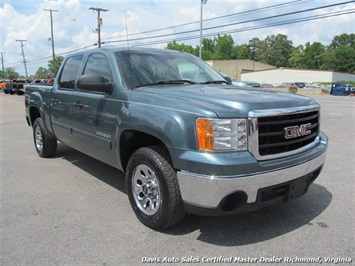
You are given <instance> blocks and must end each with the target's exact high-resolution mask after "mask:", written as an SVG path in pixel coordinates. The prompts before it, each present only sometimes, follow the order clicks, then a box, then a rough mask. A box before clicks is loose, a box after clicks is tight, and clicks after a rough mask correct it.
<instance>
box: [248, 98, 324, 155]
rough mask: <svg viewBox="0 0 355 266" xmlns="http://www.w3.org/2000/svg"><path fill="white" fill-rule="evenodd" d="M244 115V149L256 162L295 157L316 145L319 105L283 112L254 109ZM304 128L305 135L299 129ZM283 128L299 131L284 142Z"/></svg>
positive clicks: (318, 126)
mask: <svg viewBox="0 0 355 266" xmlns="http://www.w3.org/2000/svg"><path fill="white" fill-rule="evenodd" d="M248 116H249V119H248V137H249V138H248V150H249V151H250V152H251V153H252V154H253V155H254V157H255V158H256V159H258V160H269V159H274V158H280V157H284V156H288V155H292V154H296V153H299V152H302V151H305V150H307V149H310V148H312V147H314V146H315V145H317V144H318V143H319V132H320V124H319V122H320V106H319V105H318V104H315V105H311V106H303V107H302V106H301V107H292V108H286V109H271V110H254V111H250V112H249V115H248ZM309 124H310V125H309ZM305 125H306V126H307V134H304V133H305V132H303V131H302V130H301V129H302V127H304V126H305ZM286 128H296V129H297V130H300V131H299V132H298V133H297V136H296V137H293V138H290V139H287V138H286V137H285V136H286V133H285V129H286ZM308 131H309V132H308Z"/></svg>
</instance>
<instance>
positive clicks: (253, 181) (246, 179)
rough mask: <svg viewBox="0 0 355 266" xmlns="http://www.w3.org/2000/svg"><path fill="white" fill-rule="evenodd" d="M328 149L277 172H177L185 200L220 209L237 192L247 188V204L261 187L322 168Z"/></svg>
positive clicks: (255, 196) (252, 201)
mask: <svg viewBox="0 0 355 266" xmlns="http://www.w3.org/2000/svg"><path fill="white" fill-rule="evenodd" d="M325 159H326V152H323V153H322V154H321V155H319V156H318V157H316V158H313V159H311V160H309V161H306V162H303V163H301V164H298V165H294V166H291V167H287V168H283V169H276V170H275V171H270V172H263V173H256V174H252V175H242V176H238V175H236V176H208V175H199V174H195V173H190V172H186V171H179V172H178V173H177V177H178V181H179V186H180V191H181V196H182V199H183V201H184V202H185V203H187V204H191V205H194V206H198V207H203V208H217V207H218V205H219V204H220V202H221V201H222V199H223V198H224V197H225V196H227V195H229V194H231V193H233V192H235V191H244V192H245V193H246V195H247V203H254V202H255V201H256V199H257V194H258V190H259V189H261V188H265V187H269V186H274V185H278V184H282V183H285V182H288V181H291V180H294V179H297V178H299V177H301V176H303V175H305V174H307V173H311V172H312V171H315V170H316V169H318V168H320V167H321V166H322V165H323V164H324V163H325Z"/></svg>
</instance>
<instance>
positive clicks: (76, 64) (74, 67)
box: [59, 55, 83, 90]
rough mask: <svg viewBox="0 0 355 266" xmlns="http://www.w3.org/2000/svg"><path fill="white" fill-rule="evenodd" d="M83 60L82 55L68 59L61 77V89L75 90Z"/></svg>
mask: <svg viewBox="0 0 355 266" xmlns="http://www.w3.org/2000/svg"><path fill="white" fill-rule="evenodd" d="M82 58H83V56H82V55H76V56H73V57H69V58H68V59H67V61H66V62H65V64H64V67H63V70H62V73H61V75H60V80H59V86H60V88H61V89H69V90H72V89H74V85H75V80H76V77H77V75H78V72H79V68H80V64H81V60H82Z"/></svg>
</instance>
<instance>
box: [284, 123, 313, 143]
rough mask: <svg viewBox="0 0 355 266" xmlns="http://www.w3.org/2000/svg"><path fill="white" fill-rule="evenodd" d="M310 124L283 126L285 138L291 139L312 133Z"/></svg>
mask: <svg viewBox="0 0 355 266" xmlns="http://www.w3.org/2000/svg"><path fill="white" fill-rule="evenodd" d="M311 126H312V124H311V123H307V124H304V125H300V126H292V127H285V128H284V130H285V139H293V138H298V137H302V136H307V135H309V134H311V133H312V131H311V130H310V128H311Z"/></svg>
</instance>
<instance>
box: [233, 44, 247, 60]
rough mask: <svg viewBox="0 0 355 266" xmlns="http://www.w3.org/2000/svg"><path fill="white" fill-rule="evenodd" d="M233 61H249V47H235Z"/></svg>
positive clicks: (243, 45)
mask: <svg viewBox="0 0 355 266" xmlns="http://www.w3.org/2000/svg"><path fill="white" fill-rule="evenodd" d="M232 59H248V46H247V45H246V44H242V45H236V46H234V47H233V50H232Z"/></svg>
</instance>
